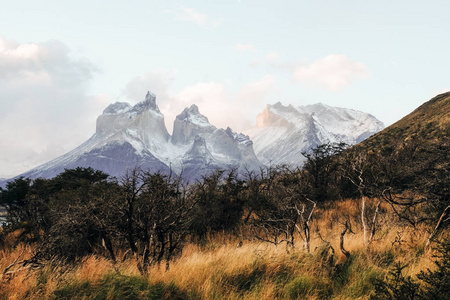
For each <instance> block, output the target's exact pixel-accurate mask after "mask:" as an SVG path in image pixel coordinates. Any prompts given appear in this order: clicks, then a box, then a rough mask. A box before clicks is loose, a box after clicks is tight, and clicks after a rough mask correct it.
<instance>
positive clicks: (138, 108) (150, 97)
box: [131, 91, 160, 113]
mask: <svg viewBox="0 0 450 300" xmlns="http://www.w3.org/2000/svg"><path fill="white" fill-rule="evenodd" d="M146 109H151V110H154V111H156V112H158V113H160V111H159V108H158V105H156V95H155V94H153V93H151V92H150V91H148V92H147V95H145V100H144V101H141V102H139V103H137V104H136V105H135V106H133V108H132V109H131V111H132V112H137V113H141V112H143V111H144V110H146Z"/></svg>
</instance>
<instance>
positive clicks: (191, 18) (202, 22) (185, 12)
mask: <svg viewBox="0 0 450 300" xmlns="http://www.w3.org/2000/svg"><path fill="white" fill-rule="evenodd" d="M175 19H176V20H179V21H185V22H190V23H194V24H196V25H198V26H202V27H206V26H209V27H217V26H219V25H220V24H221V23H222V20H213V19H211V18H209V17H208V16H207V15H206V14H204V13H202V12H199V11H198V10H196V9H194V8H192V7H186V6H184V5H180V10H179V11H178V12H177V16H176V18H175Z"/></svg>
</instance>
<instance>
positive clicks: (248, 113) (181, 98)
mask: <svg viewBox="0 0 450 300" xmlns="http://www.w3.org/2000/svg"><path fill="white" fill-rule="evenodd" d="M176 75H177V72H176V71H171V70H163V69H158V70H153V71H151V72H148V73H146V74H144V75H142V76H138V77H135V78H133V79H132V80H131V81H130V82H129V83H128V84H127V85H126V87H125V89H124V90H123V94H124V96H125V97H127V98H128V99H129V100H132V101H135V102H138V101H142V100H143V99H144V97H145V93H146V92H147V91H148V90H150V91H151V92H153V93H155V94H156V102H157V104H158V107H159V109H160V110H161V112H162V113H163V114H164V120H165V123H166V126H167V129H168V131H169V133H170V132H171V131H172V128H173V121H174V120H175V118H176V116H177V115H178V114H180V113H181V112H182V111H183V109H184V108H186V107H189V106H191V105H192V104H196V105H197V106H198V107H199V110H200V112H201V113H202V114H203V115H205V116H206V117H207V118H208V119H209V121H210V123H211V124H213V125H214V126H216V127H218V128H226V127H228V126H229V127H231V128H232V129H233V130H235V131H243V130H245V129H248V128H250V127H251V126H252V124H254V122H255V116H256V115H257V113H259V112H260V110H262V108H263V104H264V100H265V99H266V98H267V96H268V95H270V94H271V93H273V92H274V91H276V85H275V78H274V77H273V76H272V75H266V76H265V77H263V78H262V79H260V80H256V81H253V82H250V83H247V84H246V85H244V86H243V87H242V88H241V89H240V91H239V92H238V93H231V92H230V90H232V88H233V87H232V86H231V82H229V81H224V82H198V83H195V84H193V85H190V86H187V87H185V88H183V89H182V90H181V91H179V92H173V91H172V88H171V84H172V83H173V82H174V81H175V80H176Z"/></svg>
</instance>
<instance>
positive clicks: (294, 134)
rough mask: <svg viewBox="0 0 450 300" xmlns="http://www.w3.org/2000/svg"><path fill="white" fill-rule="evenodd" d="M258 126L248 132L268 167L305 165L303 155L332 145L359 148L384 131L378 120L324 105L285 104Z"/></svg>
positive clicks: (271, 108)
mask: <svg viewBox="0 0 450 300" xmlns="http://www.w3.org/2000/svg"><path fill="white" fill-rule="evenodd" d="M256 123H257V125H256V127H254V128H251V129H249V130H246V131H244V133H245V134H248V135H249V136H250V138H251V140H252V141H253V147H254V149H255V152H256V155H257V157H258V158H259V159H260V160H261V162H263V163H265V164H280V163H281V164H289V165H301V164H302V162H303V161H304V159H305V158H304V156H303V155H302V152H308V151H310V150H311V149H312V148H314V147H315V146H318V145H320V144H324V143H330V142H345V143H347V144H355V143H358V142H360V141H362V140H363V139H365V138H367V137H369V136H371V135H372V134H375V133H376V132H378V131H380V130H382V129H383V128H384V125H383V123H382V122H380V121H379V120H377V119H376V118H375V117H374V116H372V115H370V114H368V113H364V112H360V111H356V110H353V109H347V108H339V107H332V106H328V105H326V104H322V103H316V104H311V105H305V106H298V107H294V106H292V105H288V106H285V105H283V104H281V102H277V103H276V104H273V105H267V106H266V108H265V109H264V110H263V112H261V113H260V114H259V115H258V117H257V122H256Z"/></svg>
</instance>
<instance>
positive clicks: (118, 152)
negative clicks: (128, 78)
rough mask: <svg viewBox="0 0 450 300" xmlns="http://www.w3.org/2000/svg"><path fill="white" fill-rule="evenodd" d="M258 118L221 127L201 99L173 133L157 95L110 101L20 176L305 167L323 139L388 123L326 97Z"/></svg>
mask: <svg viewBox="0 0 450 300" xmlns="http://www.w3.org/2000/svg"><path fill="white" fill-rule="evenodd" d="M256 123H257V126H256V127H255V128H252V129H249V130H247V131H245V132H244V134H242V133H237V132H235V131H233V130H232V129H231V128H226V129H222V128H217V127H215V126H214V125H212V124H210V123H209V121H208V118H207V117H206V116H204V115H202V114H201V113H200V111H199V109H198V107H197V106H196V105H195V104H194V105H191V106H190V107H187V108H185V109H184V110H183V111H182V112H181V113H180V114H179V115H178V116H177V117H176V119H175V120H174V126H173V132H172V134H171V135H170V134H169V132H168V131H167V128H166V126H165V123H164V115H163V114H162V113H161V111H160V110H159V108H158V105H157V104H156V96H155V95H154V94H152V93H151V92H148V93H147V95H146V96H145V99H144V101H142V102H139V103H137V104H136V105H134V106H132V105H130V104H128V103H125V102H116V103H113V104H110V105H109V106H108V107H106V108H105V110H104V111H103V114H102V115H100V116H99V117H98V118H97V125H96V132H95V134H94V135H93V136H92V137H91V138H89V139H88V140H87V141H86V142H84V143H83V144H81V145H80V146H78V147H77V148H75V149H74V150H72V151H70V152H68V153H66V154H64V155H62V156H60V157H58V158H56V159H53V160H51V161H49V162H47V163H45V164H43V165H40V166H38V167H36V168H34V169H32V170H30V171H28V172H26V173H23V174H21V175H20V176H24V177H29V178H38V177H42V178H52V177H54V176H56V175H57V174H59V173H61V172H63V171H64V169H71V168H76V167H92V168H94V169H98V170H101V171H104V172H106V173H108V174H110V175H112V176H115V177H117V178H120V177H122V176H123V175H124V174H125V172H126V170H128V169H132V168H134V167H140V168H141V169H145V170H150V171H152V172H158V171H159V172H162V173H166V174H168V173H169V172H175V173H176V174H182V176H183V177H184V178H186V179H188V180H190V181H194V180H196V179H199V178H201V176H203V175H205V174H207V173H209V172H211V171H213V170H215V169H218V168H221V169H231V168H235V169H237V170H238V172H242V171H244V170H245V171H247V170H250V171H257V170H259V169H260V168H261V167H264V166H265V165H269V164H289V165H295V166H298V165H301V163H302V162H303V161H304V157H303V155H302V154H301V153H302V152H308V151H309V150H310V149H312V148H314V147H315V146H317V145H320V144H323V143H329V142H346V143H348V144H355V143H358V142H360V141H361V140H363V139H365V138H367V137H369V136H371V135H372V134H374V133H376V132H377V131H379V130H381V129H382V128H383V124H382V123H381V122H380V121H379V120H377V119H376V118H375V117H373V116H371V115H370V114H367V113H363V112H359V111H355V110H351V109H344V108H336V107H330V106H327V105H324V104H314V105H307V106H300V107H297V108H295V107H293V106H292V105H289V106H283V105H282V104H281V103H277V104H275V105H267V107H266V108H265V109H264V111H263V112H262V113H261V114H259V115H258V117H257V122H256ZM254 149H255V150H254ZM255 151H256V154H255ZM4 184H5V182H3V183H0V185H3V186H4Z"/></svg>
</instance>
